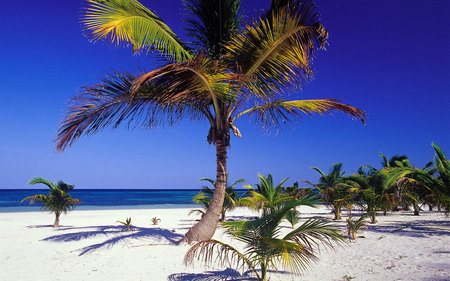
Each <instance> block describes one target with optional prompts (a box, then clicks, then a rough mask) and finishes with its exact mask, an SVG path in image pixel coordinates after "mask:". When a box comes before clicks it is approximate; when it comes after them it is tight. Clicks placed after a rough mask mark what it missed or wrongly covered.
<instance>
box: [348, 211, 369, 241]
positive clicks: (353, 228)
mask: <svg viewBox="0 0 450 281" xmlns="http://www.w3.org/2000/svg"><path fill="white" fill-rule="evenodd" d="M365 219H366V215H364V216H361V217H360V218H359V219H357V220H354V219H353V217H352V216H350V217H348V218H347V220H346V221H347V231H348V236H349V238H350V239H352V240H355V239H356V233H358V231H359V229H360V228H361V227H363V226H366V221H365Z"/></svg>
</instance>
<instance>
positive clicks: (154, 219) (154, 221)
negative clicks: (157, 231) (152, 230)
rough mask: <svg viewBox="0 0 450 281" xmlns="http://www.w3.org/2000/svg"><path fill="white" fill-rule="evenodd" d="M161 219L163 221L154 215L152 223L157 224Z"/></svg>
mask: <svg viewBox="0 0 450 281" xmlns="http://www.w3.org/2000/svg"><path fill="white" fill-rule="evenodd" d="M160 221H161V219H160V218H157V217H153V218H152V224H153V225H157V224H158V222H160Z"/></svg>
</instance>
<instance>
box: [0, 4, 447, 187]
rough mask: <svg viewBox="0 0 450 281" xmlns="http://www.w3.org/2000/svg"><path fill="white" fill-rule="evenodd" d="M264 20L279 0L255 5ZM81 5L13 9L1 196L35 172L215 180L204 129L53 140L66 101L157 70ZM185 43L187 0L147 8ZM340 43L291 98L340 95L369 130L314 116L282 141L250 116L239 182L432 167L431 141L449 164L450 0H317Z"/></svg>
mask: <svg viewBox="0 0 450 281" xmlns="http://www.w3.org/2000/svg"><path fill="white" fill-rule="evenodd" d="M242 2H243V6H244V7H245V8H246V9H248V12H249V13H253V12H254V11H255V9H260V8H265V7H268V5H269V3H270V1H269V0H264V1H262V0H261V1H257V0H253V1H246V0H242ZM80 3H81V1H72V0H70V1H53V0H42V1H31V0H28V1H27V0H14V1H6V2H5V3H3V4H2V9H1V11H0V16H1V19H2V27H3V28H2V30H1V31H0V34H1V44H0V66H1V68H0V69H1V70H0V71H1V75H0V81H1V83H0V85H1V86H0V95H1V100H2V106H1V111H0V178H1V182H0V188H27V187H28V185H27V182H28V181H29V180H30V179H31V178H32V177H36V176H42V177H45V178H48V179H50V180H58V179H62V180H64V181H66V182H68V183H71V184H75V185H76V186H77V188H167V189H173V188H199V187H200V186H201V183H200V182H199V179H200V178H201V177H211V178H214V177H215V169H216V167H215V165H216V164H215V148H214V146H210V145H208V143H207V142H206V136H207V132H208V128H209V127H208V124H207V123H206V122H203V123H202V122H198V123H192V122H189V121H186V122H182V123H180V124H178V125H176V126H174V127H165V128H156V129H152V130H144V129H139V128H138V129H135V130H132V131H128V130H127V129H126V128H119V129H106V130H104V131H101V132H100V133H98V134H96V135H93V136H89V137H85V136H83V137H81V138H80V139H79V140H78V141H77V142H76V143H75V144H74V145H73V146H72V147H71V148H69V149H68V150H66V151H65V152H64V153H61V154H58V153H56V152H55V150H54V143H53V139H54V137H55V134H56V131H57V129H58V124H59V122H60V120H61V119H62V117H63V114H64V111H65V107H66V105H67V100H68V99H69V98H70V97H72V96H73V95H75V94H76V93H77V90H78V88H79V87H81V86H83V85H87V84H92V83H95V82H97V81H98V80H99V79H98V78H99V77H102V76H103V75H104V74H105V73H106V72H108V71H110V70H111V69H128V70H132V69H134V68H135V67H137V66H141V67H145V68H146V69H154V68H156V67H158V66H159V65H160V64H158V63H157V62H155V61H154V60H152V57H151V55H147V56H146V55H139V56H132V54H131V50H130V49H129V48H124V47H112V46H110V45H108V44H106V43H96V44H92V43H90V42H89V41H88V40H87V39H86V38H85V37H83V35H82V32H81V26H80V24H79V16H80V8H81V4H80ZM142 3H143V4H144V5H146V6H147V7H149V8H150V9H151V10H152V11H154V12H156V13H157V14H158V15H159V16H160V17H161V18H162V19H163V20H164V21H165V22H166V23H167V24H168V25H169V27H171V28H172V29H173V30H174V31H175V33H177V34H178V35H179V36H180V37H181V38H183V39H187V38H186V37H185V36H184V35H183V33H184V31H183V24H184V22H183V21H182V15H183V13H184V11H183V10H182V6H181V1H180V0H165V1H159V0H144V1H142ZM316 3H317V5H318V8H319V11H320V13H321V15H322V20H323V23H324V26H325V27H326V28H327V30H328V31H329V34H330V38H329V46H328V47H327V51H321V52H319V53H318V56H317V58H316V60H315V63H314V66H315V69H316V71H317V73H316V76H315V79H314V80H313V81H312V82H311V83H309V84H308V85H305V86H304V88H303V90H302V91H301V92H300V93H294V94H293V97H298V96H299V97H301V98H304V99H312V98H339V99H341V100H342V101H343V102H345V103H347V104H350V105H353V106H356V107H359V108H361V109H364V110H366V111H367V113H368V117H367V125H366V126H363V125H362V124H361V122H359V121H356V120H351V119H350V118H348V117H347V116H345V115H343V114H335V115H334V116H323V117H321V116H314V117H313V118H305V119H304V120H303V121H301V122H298V123H297V124H296V126H295V128H288V129H285V130H284V131H283V132H282V133H280V134H278V135H270V136H267V135H264V132H262V131H261V130H260V129H259V128H257V127H254V126H253V124H252V123H250V122H249V121H248V119H245V118H241V119H240V121H238V122H237V125H238V127H239V128H240V130H241V132H242V135H243V138H242V139H238V138H235V137H233V138H232V140H231V144H232V146H231V148H230V149H229V154H228V155H229V159H228V170H229V172H230V173H231V179H235V178H238V177H243V178H245V179H246V182H247V183H249V184H254V183H255V182H256V180H257V173H262V174H267V173H272V174H273V175H274V177H275V180H276V181H280V180H282V179H284V178H286V177H289V178H290V180H289V181H288V183H292V182H294V181H297V180H310V181H317V179H318V174H317V172H315V171H313V170H311V169H310V167H311V166H317V167H319V168H321V169H322V170H324V171H328V170H329V168H330V167H331V165H332V164H334V163H337V162H343V163H344V170H345V171H346V172H347V173H348V174H351V173H353V172H355V171H356V170H357V168H358V167H359V166H361V165H363V164H368V165H373V166H375V167H379V166H380V160H381V159H380V157H379V155H378V154H379V152H383V153H384V154H385V155H387V156H392V155H394V154H406V155H408V156H409V157H410V159H411V162H412V163H413V164H414V165H416V166H418V167H422V166H424V165H425V163H426V162H428V161H430V160H431V159H432V157H433V150H432V148H431V145H430V144H431V142H436V143H437V144H439V145H440V146H441V147H442V148H443V149H444V151H445V152H447V155H448V156H450V133H449V123H450V122H449V121H450V114H449V111H450V97H449V94H450V55H449V53H448V50H449V49H450V39H449V38H450V36H449V35H450V21H449V20H448V16H449V14H450V1H448V0H429V1H418V0H408V1H406V0H403V1H401V0H397V1H392V0H377V1H360V0H352V1H350V0H340V1H330V0H320V1H317V2H316Z"/></svg>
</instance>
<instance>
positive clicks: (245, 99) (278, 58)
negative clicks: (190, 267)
mask: <svg viewBox="0 0 450 281" xmlns="http://www.w3.org/2000/svg"><path fill="white" fill-rule="evenodd" d="M85 3H86V5H85V8H84V10H83V14H82V19H81V23H82V25H83V27H84V31H85V34H86V36H87V37H88V38H89V39H91V40H92V41H98V40H106V41H109V42H111V43H112V44H117V45H121V44H122V45H129V46H131V47H132V49H133V52H134V53H142V52H146V53H149V52H151V53H153V54H156V55H157V56H158V58H159V59H162V60H165V61H166V62H167V64H166V65H164V66H163V67H160V68H158V69H154V70H152V71H144V70H139V71H134V72H133V71H113V72H112V73H110V74H108V75H106V76H105V77H104V78H103V79H102V81H100V82H99V83H98V84H94V85H89V86H85V87H83V88H82V90H81V92H80V93H79V94H78V95H77V96H75V97H74V98H73V99H72V104H71V105H70V106H69V108H68V110H67V113H66V115H65V117H64V118H63V120H62V124H61V125H60V128H59V130H58V133H57V136H56V148H57V150H59V151H63V150H64V149H66V148H67V147H69V146H70V145H71V144H72V143H73V142H74V141H76V140H77V139H78V138H79V137H80V136H81V135H83V134H84V135H90V134H94V133H96V132H98V131H99V130H101V129H103V128H105V127H107V126H112V127H117V126H119V125H121V124H122V123H127V125H128V126H129V127H136V126H143V127H145V128H152V127H154V126H157V125H163V124H168V125H174V124H176V123H177V122H178V121H180V120H183V119H190V120H204V121H206V122H208V123H209V125H210V129H209V132H208V135H207V141H208V142H209V143H210V144H214V145H215V146H216V155H217V174H216V189H215V193H214V197H213V200H212V203H211V205H210V207H209V209H208V211H207V213H206V214H205V216H204V217H203V218H202V219H201V220H200V221H199V222H198V224H196V225H195V226H194V227H193V228H191V229H190V230H189V232H188V233H186V235H185V237H184V239H183V241H186V242H192V241H200V240H205V239H209V238H211V237H212V235H213V234H214V232H215V229H216V226H217V223H218V221H219V218H220V211H221V208H222V203H223V200H224V196H225V188H226V183H225V182H226V174H227V161H226V159H227V149H228V147H229V145H230V131H232V132H233V134H234V135H235V136H238V137H241V133H240V131H239V129H238V128H237V126H236V125H235V123H236V121H237V119H239V118H240V117H243V116H249V118H250V119H253V121H254V122H255V123H256V125H258V126H261V127H262V128H263V129H265V130H267V131H268V132H270V131H278V130H280V129H281V128H282V127H283V125H284V124H289V122H292V121H294V120H296V119H299V118H302V117H303V116H310V115H312V114H314V113H317V114H325V113H330V112H333V111H340V112H344V113H347V114H349V115H350V116H352V117H354V118H359V119H360V120H361V121H362V122H364V116H365V113H364V111H362V110H360V109H358V108H355V107H352V106H349V105H346V104H343V103H340V102H338V101H337V100H335V99H312V100H299V99H294V100H286V99H285V96H286V94H287V93H289V92H297V91H295V89H298V88H300V87H301V86H302V85H303V84H304V83H305V82H307V81H309V80H310V79H311V78H312V76H313V69H312V65H311V62H312V59H313V57H314V55H315V54H316V52H317V50H318V49H321V48H324V46H325V45H326V43H327V38H328V33H327V31H326V29H325V28H324V27H323V26H322V24H321V22H320V16H319V13H318V12H317V9H316V6H315V5H314V3H313V2H312V1H311V0H306V1H298V0H290V1H289V0H283V1H280V0H278V1H275V0H274V1H272V4H271V7H270V8H268V9H267V10H265V11H264V12H262V13H261V15H260V16H259V17H256V18H253V19H248V20H246V21H245V24H243V21H241V19H242V17H243V13H242V12H241V9H240V1H239V0H186V1H185V5H186V8H187V9H188V10H189V11H190V12H191V15H190V16H189V18H188V19H187V27H186V29H187V31H188V33H189V34H190V35H192V37H193V39H194V40H193V41H194V42H193V43H194V44H190V46H188V44H186V43H183V42H182V41H181V39H180V38H179V37H178V36H177V35H176V34H175V33H174V32H172V31H171V29H170V28H169V27H168V26H167V25H166V24H165V23H164V21H163V20H162V19H161V18H160V17H158V16H157V15H156V14H155V13H154V12H152V11H150V9H148V8H146V7H144V6H143V5H142V4H140V3H139V2H138V1H136V0H86V1H85Z"/></svg>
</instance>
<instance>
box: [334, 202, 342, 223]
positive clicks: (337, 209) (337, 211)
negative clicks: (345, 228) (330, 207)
mask: <svg viewBox="0 0 450 281" xmlns="http://www.w3.org/2000/svg"><path fill="white" fill-rule="evenodd" d="M340 219H341V207H340V206H336V205H335V206H334V220H340Z"/></svg>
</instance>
